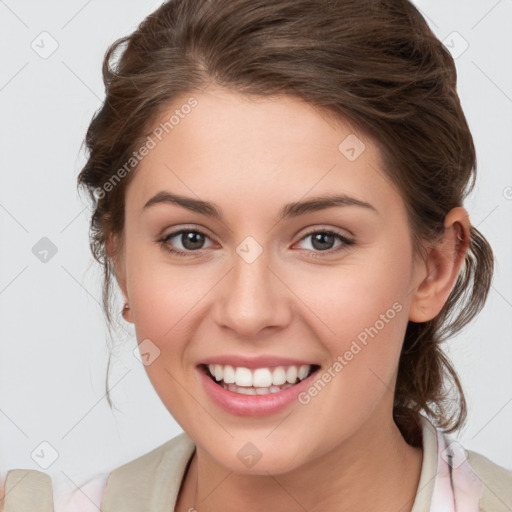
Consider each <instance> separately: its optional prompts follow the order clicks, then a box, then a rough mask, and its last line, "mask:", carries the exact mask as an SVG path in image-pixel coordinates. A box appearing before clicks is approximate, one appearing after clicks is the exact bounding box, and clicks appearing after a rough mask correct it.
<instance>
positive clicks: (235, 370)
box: [208, 364, 311, 394]
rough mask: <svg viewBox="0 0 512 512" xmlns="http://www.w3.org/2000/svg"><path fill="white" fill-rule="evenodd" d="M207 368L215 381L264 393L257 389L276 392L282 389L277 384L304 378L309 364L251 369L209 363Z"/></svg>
mask: <svg viewBox="0 0 512 512" xmlns="http://www.w3.org/2000/svg"><path fill="white" fill-rule="evenodd" d="M208 370H209V371H210V374H211V375H212V376H213V377H214V378H215V380H216V381H217V382H219V381H223V384H228V385H229V386H230V387H231V386H234V388H237V389H238V388H255V389H256V391H255V393H252V391H250V392H249V394H265V393H258V390H259V389H262V390H269V391H267V392H270V393H277V392H278V391H281V389H283V388H280V387H278V386H291V385H293V384H296V383H297V378H298V379H299V381H301V380H304V379H305V378H306V377H307V376H308V375H309V372H310V370H311V365H309V364H303V365H301V366H294V365H291V366H287V367H284V366H277V367H275V368H256V369H254V370H251V369H250V368H245V367H243V366H238V367H233V366H231V365H225V366H224V365H222V364H209V365H208ZM227 389H228V388H227ZM230 391H231V389H230ZM242 393H243V391H242ZM246 394H247V393H246Z"/></svg>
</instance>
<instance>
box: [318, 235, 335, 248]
mask: <svg viewBox="0 0 512 512" xmlns="http://www.w3.org/2000/svg"><path fill="white" fill-rule="evenodd" d="M326 239H327V242H325V240H326ZM316 242H320V246H317V244H316ZM333 242H334V235H330V234H328V233H317V234H315V235H314V236H313V247H315V249H330V248H331V247H332V243H333ZM322 243H323V244H325V243H327V245H328V246H329V247H325V245H322Z"/></svg>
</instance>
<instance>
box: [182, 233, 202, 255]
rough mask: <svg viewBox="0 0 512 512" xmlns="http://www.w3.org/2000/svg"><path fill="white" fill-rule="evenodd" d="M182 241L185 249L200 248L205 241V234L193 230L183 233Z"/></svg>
mask: <svg viewBox="0 0 512 512" xmlns="http://www.w3.org/2000/svg"><path fill="white" fill-rule="evenodd" d="M198 240H199V241H198ZM181 243H182V244H183V247H185V249H190V250H192V249H200V248H201V246H202V245H203V243H204V240H203V235H201V233H195V232H193V231H188V232H186V233H182V235H181Z"/></svg>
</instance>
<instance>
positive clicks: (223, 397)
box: [198, 367, 317, 416]
mask: <svg viewBox="0 0 512 512" xmlns="http://www.w3.org/2000/svg"><path fill="white" fill-rule="evenodd" d="M198 371H199V374H200V378H201V380H202V383H203V386H204V388H205V390H206V392H207V393H208V395H209V396H210V398H211V399H212V400H213V401H214V402H215V403H216V404H217V405H219V406H220V407H221V408H222V409H224V410H225V411H226V412H229V413H230V414H234V415H236V416H266V415H270V414H274V413H276V412H278V411H281V410H282V409H284V408H285V407H287V406H288V405H290V404H291V403H293V402H294V401H297V400H298V399H297V396H298V395H299V393H300V392H301V391H305V390H306V389H307V388H308V387H309V385H310V379H311V377H313V376H314V375H315V374H316V373H317V371H314V372H313V373H312V374H311V375H309V376H308V377H307V378H306V379H304V380H302V381H300V382H299V383H298V384H295V385H294V386H292V387H291V388H288V389H283V390H282V391H279V392H277V393H268V394H267V395H242V394H241V393H235V392H233V391H229V390H227V389H224V388H223V387H222V386H221V385H219V384H216V383H215V382H214V381H213V380H212V379H211V378H210V377H209V376H208V375H206V373H205V371H204V369H203V368H202V367H198Z"/></svg>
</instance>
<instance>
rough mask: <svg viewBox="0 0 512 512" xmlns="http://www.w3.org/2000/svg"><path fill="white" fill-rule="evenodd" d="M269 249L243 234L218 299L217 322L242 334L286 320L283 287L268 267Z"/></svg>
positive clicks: (279, 323)
mask: <svg viewBox="0 0 512 512" xmlns="http://www.w3.org/2000/svg"><path fill="white" fill-rule="evenodd" d="M271 265H272V258H271V253H270V249H268V248H267V249H264V248H263V247H262V246H261V245H260V244H259V243H258V242H257V241H256V239H255V238H253V237H251V236H249V237H247V238H245V239H244V240H243V241H242V242H241V243H240V244H239V245H238V246H237V247H236V254H234V257H233V268H232V270H231V272H230V273H229V274H228V276H226V281H225V285H224V287H223V288H222V298H221V299H220V300H219V301H218V302H219V311H218V322H219V324H220V325H223V326H227V327H230V328H231V329H233V330H235V331H237V332H238V333H239V334H240V335H243V336H247V337H250V336H253V335H255V334H258V332H259V331H261V330H262V329H264V328H265V327H280V326H283V325H285V324H286V322H287V321H288V320H289V308H288V306H287V294H286V291H285V290H286V289H285V287H284V286H283V284H282V283H281V282H280V280H279V279H278V278H277V277H276V276H275V275H274V273H275V270H273V269H271Z"/></svg>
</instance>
